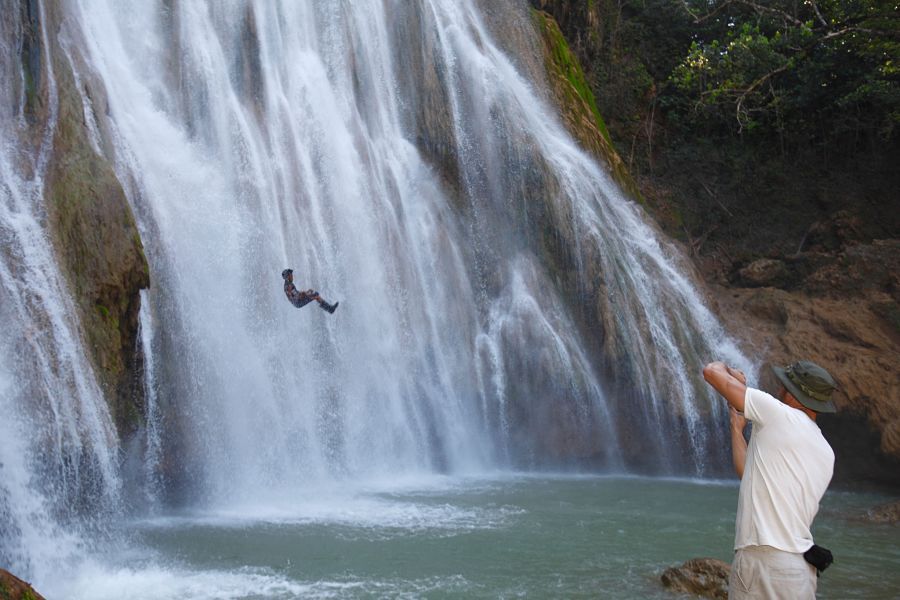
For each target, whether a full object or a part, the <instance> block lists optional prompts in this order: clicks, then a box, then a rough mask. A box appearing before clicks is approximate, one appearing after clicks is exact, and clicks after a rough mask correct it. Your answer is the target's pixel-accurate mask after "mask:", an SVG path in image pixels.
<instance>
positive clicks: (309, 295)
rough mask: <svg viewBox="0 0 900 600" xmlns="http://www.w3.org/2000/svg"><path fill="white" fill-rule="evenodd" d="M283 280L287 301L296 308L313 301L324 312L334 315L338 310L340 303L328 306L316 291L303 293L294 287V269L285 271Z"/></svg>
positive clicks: (282, 275)
mask: <svg viewBox="0 0 900 600" xmlns="http://www.w3.org/2000/svg"><path fill="white" fill-rule="evenodd" d="M281 278H282V279H284V295H285V296H287V299H288V300H290V302H291V304H293V305H294V306H296V307H297V308H303V307H304V306H306V305H307V304H309V303H310V302H312V301H313V300H315V301H316V302H318V303H319V308H321V309H322V310H327V311H328V312H329V313H333V312H334V311H335V309H337V307H338V304H340V302H335V303H334V304H328V303H327V302H325V300H324V299H323V298H322V296H320V295H319V292H316V291H314V290H306V291H305V292H301V291H300V290H298V289H297V288H296V287H295V286H294V270H293V269H285V270H284V271H282V272H281Z"/></svg>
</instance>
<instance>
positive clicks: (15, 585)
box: [0, 569, 44, 600]
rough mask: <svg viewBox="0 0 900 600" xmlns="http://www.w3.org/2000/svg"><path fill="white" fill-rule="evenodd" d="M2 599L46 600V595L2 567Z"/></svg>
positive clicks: (0, 589) (0, 597)
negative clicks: (42, 594)
mask: <svg viewBox="0 0 900 600" xmlns="http://www.w3.org/2000/svg"><path fill="white" fill-rule="evenodd" d="M0 600H44V597H43V596H41V595H40V594H38V593H37V592H36V591H34V588H33V587H31V585H30V584H29V583H28V582H26V581H22V580H21V579H19V578H18V577H16V576H15V575H13V574H12V573H10V572H9V571H4V570H3V569H0Z"/></svg>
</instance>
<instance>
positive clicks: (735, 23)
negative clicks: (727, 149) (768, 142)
mask: <svg viewBox="0 0 900 600" xmlns="http://www.w3.org/2000/svg"><path fill="white" fill-rule="evenodd" d="M684 6H685V13H686V14H687V15H688V16H689V18H690V19H692V20H693V24H694V27H695V34H694V37H693V39H692V41H691V44H690V47H689V48H688V50H687V53H686V55H685V56H684V58H683V59H682V60H681V62H680V63H679V64H678V66H677V67H676V68H675V69H674V71H673V73H672V75H671V77H670V81H671V82H672V84H673V85H672V86H671V87H670V88H669V90H668V91H667V101H668V102H669V103H670V105H671V107H672V112H675V113H676V114H677V116H678V117H679V118H680V119H681V120H682V121H683V124H684V125H685V126H690V127H698V126H700V127H703V130H705V131H709V130H710V129H713V128H720V129H723V130H732V131H733V132H737V133H742V132H745V131H747V132H754V131H759V132H760V135H761V136H763V137H773V136H777V137H778V140H779V142H781V143H780V145H779V147H780V148H781V149H782V151H789V150H791V149H793V148H796V147H798V146H808V145H821V144H827V143H829V142H832V141H837V140H840V141H841V142H842V143H844V144H845V151H854V150H858V149H862V148H864V147H865V146H867V145H873V144H883V143H888V142H890V141H892V140H894V141H896V128H897V125H898V124H900V8H898V5H897V3H896V2H895V1H893V0H892V1H890V2H886V1H883V0H881V1H876V0H849V1H847V0H845V1H842V2H837V1H833V0H831V1H829V0H826V1H824V2H822V1H807V2H802V3H799V2H793V1H787V0H775V1H772V2H766V3H756V2H751V1H734V0H731V1H723V0H719V1H717V2H712V3H709V2H707V1H705V0H691V1H690V2H685V5H684Z"/></svg>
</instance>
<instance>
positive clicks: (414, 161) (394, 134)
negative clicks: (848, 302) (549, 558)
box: [0, 0, 751, 572]
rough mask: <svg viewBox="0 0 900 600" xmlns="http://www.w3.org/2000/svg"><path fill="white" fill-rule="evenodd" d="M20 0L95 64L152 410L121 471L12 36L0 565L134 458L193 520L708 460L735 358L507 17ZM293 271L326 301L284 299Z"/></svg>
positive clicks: (471, 6) (3, 211)
mask: <svg viewBox="0 0 900 600" xmlns="http://www.w3.org/2000/svg"><path fill="white" fill-rule="evenodd" d="M32 4H34V5H35V6H39V7H40V9H41V10H47V5H48V4H50V5H52V6H54V7H55V10H59V11H64V12H65V15H66V18H65V19H63V20H62V21H61V23H62V24H61V26H60V29H59V31H58V32H55V31H54V32H52V33H50V32H48V31H46V30H42V35H43V36H44V38H43V39H44V47H45V48H46V47H47V45H48V44H47V36H49V35H58V36H59V39H60V40H61V45H62V47H63V48H64V49H65V50H66V51H67V52H70V53H73V54H72V55H74V54H77V55H78V56H79V57H80V59H79V60H75V59H73V58H72V56H70V59H69V60H70V64H71V66H72V68H73V71H74V74H75V79H76V81H78V82H99V84H97V85H99V86H100V89H102V92H103V93H102V95H101V94H88V93H87V92H86V91H85V90H86V89H87V87H88V86H87V84H79V86H78V88H79V91H80V93H81V95H82V102H83V104H84V121H85V124H86V127H87V129H88V130H89V131H90V133H91V142H92V146H93V147H94V148H95V150H96V151H97V152H98V153H102V154H104V155H105V157H106V158H107V159H108V160H110V161H112V163H113V164H114V165H115V170H116V173H117V175H118V178H119V180H120V181H121V182H122V184H123V186H124V188H125V190H126V193H127V196H128V201H129V203H130V205H131V208H132V210H133V211H134V213H135V215H136V218H137V222H138V227H139V229H140V233H141V238H142V240H143V243H144V247H145V251H146V254H147V258H148V261H149V263H150V272H151V277H152V286H151V288H150V289H149V290H148V291H146V292H144V293H143V308H142V313H141V322H140V327H141V348H142V351H143V353H144V356H145V363H144V377H145V390H146V392H145V395H146V401H145V406H144V411H145V414H144V420H145V423H144V426H143V427H142V428H141V429H140V433H139V435H140V436H142V439H141V440H140V443H139V444H136V447H139V448H140V450H138V451H137V452H138V453H139V454H140V462H141V466H140V467H139V468H138V467H133V466H130V465H131V462H130V461H126V462H121V460H120V458H121V455H122V454H125V453H127V452H126V451H125V450H123V449H122V448H120V447H119V441H118V439H117V435H116V432H115V429H114V427H113V426H112V424H111V419H110V416H109V413H108V411H107V410H106V408H105V406H104V404H103V397H102V393H101V392H100V389H99V387H98V384H97V381H96V379H95V376H94V374H93V370H92V367H91V365H90V361H89V360H88V359H87V357H86V355H85V350H84V349H83V347H82V345H81V343H80V342H79V340H80V337H79V332H78V325H77V318H76V317H75V311H74V307H73V306H72V303H71V301H70V300H67V298H68V295H67V294H68V293H67V291H66V289H65V284H64V276H63V275H62V274H61V273H60V272H59V267H58V265H57V264H56V261H55V259H54V255H53V251H52V248H51V244H50V242H49V238H48V235H47V233H46V223H45V222H44V221H43V216H42V194H43V187H42V186H43V180H42V173H43V170H44V169H45V162H46V160H47V157H46V154H47V152H48V149H47V146H48V145H49V144H50V143H51V142H50V138H51V137H52V136H50V134H49V133H46V135H45V137H44V139H43V140H42V141H40V142H39V143H38V144H37V145H36V148H35V150H34V152H31V153H28V155H27V160H26V161H24V162H25V163H27V164H24V165H23V160H22V154H23V149H24V148H27V147H29V146H28V144H29V142H27V141H26V140H25V139H24V136H23V133H22V132H23V130H24V129H25V125H24V122H23V119H24V117H23V116H22V110H23V108H22V107H23V102H24V100H23V96H24V92H22V89H23V87H24V84H22V83H21V81H22V79H23V75H22V72H21V68H20V63H21V60H22V59H21V58H20V54H21V53H22V50H21V48H17V47H16V46H15V43H14V42H10V40H15V39H18V37H20V36H18V37H17V32H15V31H6V29H7V28H9V27H10V26H9V23H5V24H4V27H5V29H4V31H3V33H4V41H3V43H4V46H3V61H4V62H3V65H2V67H3V75H4V81H9V82H14V81H15V82H20V83H18V84H16V85H13V84H10V85H9V86H8V87H5V88H4V89H3V94H4V100H5V102H4V103H3V108H2V110H3V111H4V112H3V113H2V129H3V140H4V141H3V147H2V156H0V168H2V169H3V171H2V178H0V186H2V187H0V240H2V244H3V245H2V252H0V278H2V287H0V324H2V329H3V331H4V335H3V337H2V339H0V411H2V413H3V414H4V415H12V417H11V418H10V419H4V420H3V421H0V463H2V465H0V469H2V473H3V481H2V483H0V516H2V517H3V518H2V519H0V522H2V523H4V525H0V541H2V545H0V561H3V562H7V563H9V564H11V565H13V566H15V567H19V568H21V569H22V570H23V571H24V572H33V566H34V565H37V564H41V565H47V564H49V561H48V560H46V559H45V558H42V557H41V556H40V552H41V550H40V548H41V547H42V544H43V542H41V541H40V540H48V539H50V538H51V537H53V535H55V534H54V533H53V532H52V531H51V529H53V528H57V527H62V528H63V529H65V531H67V532H73V531H74V532H76V533H77V532H79V531H80V529H79V528H78V527H76V528H71V527H68V525H67V523H68V522H69V520H71V515H70V516H69V517H70V518H67V517H66V515H61V514H60V513H61V512H65V510H64V509H65V506H66V505H68V504H71V502H70V501H71V500H72V499H73V498H77V497H81V496H84V495H85V494H87V498H84V502H86V503H88V504H89V505H90V506H99V505H102V506H107V507H109V510H116V509H118V510H121V509H122V505H123V504H125V502H123V501H122V499H121V496H122V492H123V490H122V488H123V486H124V487H126V488H127V487H131V483H126V484H123V483H122V482H123V479H122V477H123V474H122V473H121V472H120V471H121V470H122V469H127V470H129V471H132V470H134V471H136V472H137V471H139V472H140V473H138V474H137V475H135V474H134V473H128V478H127V479H126V480H125V481H126V482H131V481H138V482H139V483H136V484H134V485H140V486H142V487H141V490H142V491H141V493H143V494H144V495H145V499H146V500H147V502H148V504H150V505H157V504H158V503H159V502H169V503H172V504H183V503H190V504H193V505H202V506H210V505H229V504H233V503H240V502H243V501H247V500H249V499H253V500H254V501H260V499H261V498H263V499H265V498H274V499H278V498H285V497H290V496H291V494H293V493H296V491H297V490H308V489H315V487H316V486H317V485H319V484H322V483H323V482H329V481H335V480H339V481H357V480H360V479H384V478H390V477H392V476H396V475H397V474H405V475H408V474H415V473H434V472H441V473H467V472H484V471H489V470H496V469H518V468H526V469H527V468H547V467H549V468H557V467H562V466H564V465H566V464H571V461H572V459H573V458H577V459H580V460H583V461H585V462H586V463H587V464H590V465H592V466H594V467H595V468H602V469H605V470H616V471H619V470H628V469H633V468H643V467H646V466H647V465H648V464H652V465H655V467H654V470H655V472H660V473H688V474H692V475H708V474H715V473H717V472H721V468H722V466H723V465H724V464H726V462H727V461H726V460H725V459H724V458H722V457H718V458H717V455H720V454H721V448H724V445H725V443H726V441H727V439H726V438H725V436H724V433H725V430H724V428H723V427H724V423H725V421H726V417H725V412H724V407H723V406H722V404H721V402H718V401H717V400H716V399H715V398H714V397H713V396H712V394H710V393H709V391H708V390H707V389H705V386H703V385H702V384H701V383H700V382H699V381H698V378H699V371H700V367H701V365H702V364H703V362H704V361H706V360H709V359H712V358H724V359H726V360H729V361H731V362H732V363H735V364H739V365H741V366H743V367H744V368H745V369H750V367H751V365H750V364H749V363H748V361H747V360H746V359H745V358H743V357H742V356H741V354H740V352H739V350H738V349H737V348H736V346H735V345H734V343H733V342H732V341H731V340H730V339H729V338H728V337H727V336H726V334H725V332H724V330H723V329H722V327H721V325H720V324H719V323H718V322H717V321H716V319H715V318H714V316H713V315H712V314H711V313H710V312H709V310H708V309H707V308H706V307H705V305H704V301H703V299H702V296H701V295H700V293H699V292H698V291H697V290H696V289H695V286H694V284H693V283H692V281H691V277H690V276H689V275H688V272H689V269H688V267H687V266H686V265H685V264H684V261H683V259H682V258H681V254H680V252H679V251H678V250H677V249H676V248H674V246H672V245H671V244H669V243H668V242H666V241H664V240H663V239H661V237H660V235H659V234H658V233H657V232H656V231H655V230H654V228H653V227H652V226H651V225H649V224H648V222H647V218H646V216H645V215H644V214H643V211H642V210H641V209H640V208H639V207H638V206H636V205H635V204H634V203H633V202H632V201H631V200H629V199H627V198H625V197H624V196H623V195H622V193H621V192H620V191H619V189H618V187H617V186H616V184H615V183H614V182H613V181H612V180H611V179H610V177H609V175H608V174H607V172H606V170H605V168H604V167H603V166H602V165H599V164H598V163H597V162H596V160H595V159H594V158H592V157H591V156H589V155H588V154H587V153H586V152H584V151H583V150H582V149H581V148H579V147H578V145H577V144H576V142H575V141H574V140H573V139H572V138H571V136H570V135H569V134H568V133H567V132H566V130H565V128H564V127H563V125H562V124H561V122H560V120H559V118H558V116H556V115H555V112H554V111H555V109H554V108H553V107H552V105H551V104H550V102H549V100H548V99H547V97H546V95H545V92H544V91H543V87H542V86H543V85H544V82H543V81H542V80H541V78H540V76H539V75H538V74H536V73H537V71H538V70H539V69H536V68H535V64H540V57H539V56H537V55H536V49H535V48H532V47H529V46H528V44H527V43H523V42H521V40H520V38H521V37H522V36H521V35H519V34H520V33H521V32H522V31H529V27H530V25H529V23H530V21H529V15H528V12H527V11H528V9H527V7H526V6H525V5H524V3H519V2H514V1H512V0H510V1H509V2H507V1H504V2H499V3H492V5H491V7H490V11H491V12H492V14H488V15H486V14H485V13H484V12H483V10H487V7H486V6H485V5H486V4H487V3H480V2H476V1H474V0H469V1H464V0H460V1H454V2H445V1H437V0H434V1H428V0H419V1H417V2H407V1H405V0H403V1H401V0H358V1H354V2H318V3H313V2H288V1H285V2H259V3H254V2H242V1H238V0H232V1H228V2H215V3H199V2H172V1H165V0H162V1H160V2H147V1H144V0H115V1H113V0H78V1H77V2H72V3H59V4H64V5H65V6H56V4H53V3H51V2H49V0H48V2H44V3H40V2H37V3H32ZM504 11H505V12H504ZM497 12H503V14H502V15H501V16H499V17H498V16H497V14H496V13H497ZM526 37H527V36H526ZM532 37H533V36H532ZM51 62H52V61H50V60H49V59H45V60H44V64H45V65H48V68H49V65H51ZM49 80H50V81H51V88H52V85H53V84H52V81H53V77H52V73H50V74H49ZM4 86H6V84H4ZM48 104H49V106H50V108H51V112H52V108H53V105H54V98H53V93H52V89H51V94H50V99H49V103H48ZM53 126H54V122H53V117H52V115H51V118H50V119H49V121H48V125H47V127H48V130H47V131H48V132H50V131H51V130H52V128H53ZM550 230H552V233H551V234H550V235H549V238H552V239H551V242H552V241H553V240H555V242H554V243H557V244H558V245H560V244H561V245H562V246H565V248H566V251H567V253H568V255H569V258H568V259H567V260H568V261H569V263H567V264H570V265H571V266H572V269H569V268H568V267H566V268H562V267H560V266H559V265H558V264H557V265H554V263H553V260H554V259H553V258H552V257H551V258H548V253H547V251H546V249H545V248H544V247H543V246H542V244H543V243H544V242H545V241H546V237H547V236H546V235H545V232H546V231H550ZM542 232H544V233H542ZM542 236H544V237H542ZM560 236H562V237H560ZM288 267H290V268H293V269H294V273H295V279H296V280H297V283H298V287H299V288H300V289H305V288H315V289H317V290H318V291H319V292H320V293H321V294H322V295H323V296H324V297H325V298H326V299H327V300H329V301H332V302H333V301H340V308H339V309H338V311H337V312H336V313H335V314H333V315H329V314H327V313H325V312H323V311H321V310H319V309H318V308H317V307H316V305H315V304H310V305H308V306H307V307H306V308H304V309H302V310H299V311H298V310H297V309H296V308H294V307H293V306H291V305H290V304H289V303H288V302H287V301H286V299H285V298H284V295H283V292H282V287H281V286H282V281H281V278H280V273H281V271H282V269H284V268H288ZM566 278H574V283H571V282H570V283H566V282H565V281H563V280H564V279H566ZM598 286H599V288H598ZM572 290H575V291H576V292H577V293H578V294H582V295H583V297H591V298H595V297H596V298H599V300H598V306H586V307H581V308H580V309H579V308H578V304H577V298H575V299H573V296H572V295H573V293H575V292H572ZM598 290H599V291H598ZM593 311H596V312H597V313H598V314H601V315H603V321H602V323H600V324H599V325H598V326H597V327H595V328H594V331H593V332H591V331H588V330H586V328H585V326H584V323H585V322H586V321H588V322H590V320H591V318H593V317H590V315H588V316H585V315H586V314H587V313H591V314H593ZM599 329H602V331H600V332H599V333H598V331H597V330H599ZM592 336H593V337H592ZM601 359H603V360H605V364H603V365H601V364H599V363H600V362H603V360H601ZM634 431H640V432H643V433H645V434H647V435H646V439H648V440H649V441H648V442H647V443H646V444H644V445H643V446H641V447H639V448H633V447H630V446H629V443H627V442H626V441H624V440H623V439H622V438H623V437H624V436H626V435H628V434H629V432H634ZM631 446H633V444H631ZM47 448H49V449H50V456H49V460H46V459H44V458H42V456H43V454H42V452H44V453H46V452H47ZM128 452H130V450H129V451H128ZM636 456H638V457H639V458H635V457H636ZM120 465H124V466H120ZM85 477H88V478H89V479H90V481H89V482H86V481H84V478H85ZM126 491H127V492H128V494H127V495H128V496H129V497H130V496H133V495H134V494H135V493H137V492H135V490H126ZM83 506H84V503H83V504H82V507H83ZM92 510H93V509H92ZM73 535H74V534H73ZM36 540H37V541H36ZM73 543H74V544H76V545H77V543H78V540H77V539H76V540H75V541H74V542H73ZM34 568H36V567H34Z"/></svg>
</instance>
